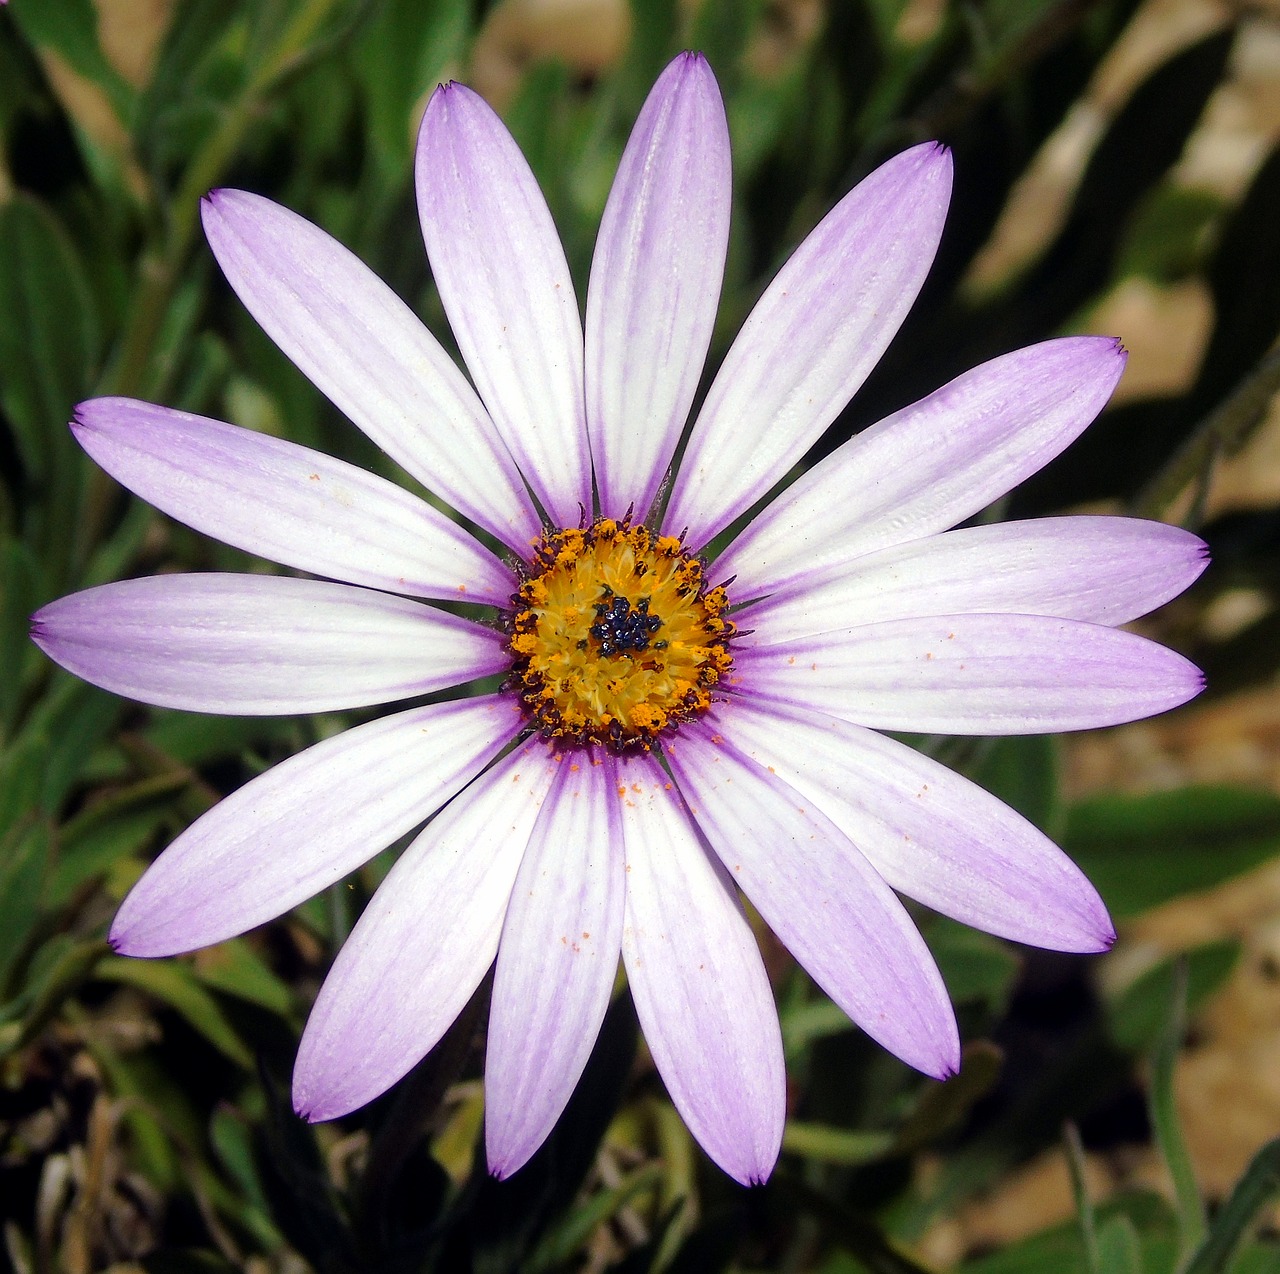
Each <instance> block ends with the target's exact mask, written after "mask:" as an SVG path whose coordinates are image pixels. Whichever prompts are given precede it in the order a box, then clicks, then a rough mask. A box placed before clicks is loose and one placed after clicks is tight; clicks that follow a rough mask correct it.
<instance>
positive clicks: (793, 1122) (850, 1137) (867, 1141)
mask: <svg viewBox="0 0 1280 1274" xmlns="http://www.w3.org/2000/svg"><path fill="white" fill-rule="evenodd" d="M893 1144H894V1138H893V1134H892V1133H887V1132H859V1131H854V1130H852V1129H849V1128H833V1127H832V1126H831V1125H830V1124H812V1123H802V1122H801V1121H800V1120H798V1119H788V1120H787V1124H786V1127H785V1128H784V1129H783V1132H782V1148H783V1150H785V1151H786V1152H787V1153H788V1154H793V1155H799V1156H800V1158H802V1159H812V1160H814V1161H815V1162H817V1163H834V1164H841V1165H843V1166H844V1167H856V1166H857V1165H858V1164H861V1163H872V1162H874V1161H875V1160H876V1159H883V1158H884V1156H885V1155H886V1154H888V1153H889V1151H890V1150H892V1149H893Z"/></svg>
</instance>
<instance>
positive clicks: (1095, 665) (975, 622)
mask: <svg viewBox="0 0 1280 1274" xmlns="http://www.w3.org/2000/svg"><path fill="white" fill-rule="evenodd" d="M730 679H731V681H732V683H733V684H734V685H737V686H740V687H741V688H742V690H743V692H744V693H748V694H750V695H752V696H753V697H754V696H761V697H763V698H767V699H772V700H778V701H780V702H783V703H790V704H793V705H795V706H798V707H807V708H813V709H815V710H817V711H819V712H829V713H830V714H831V715H832V716H835V717H840V718H841V719H842V720H845V721H852V722H854V723H855V724H858V725H866V726H871V727H873V728H875V729H879V730H910V731H918V732H920V733H923V734H1045V733H1055V732H1057V731H1059V730H1087V729H1091V728H1093V727H1095V726H1103V725H1116V724H1118V723H1119V722H1121V721H1136V720H1137V719H1138V718H1140V717H1149V716H1153V715H1154V714H1155V713H1157V712H1167V711H1168V710H1169V709H1170V708H1175V707H1177V706H1178V705H1179V704H1181V703H1185V702H1186V701H1187V700H1188V699H1192V698H1194V697H1195V696H1196V695H1197V694H1199V693H1200V691H1201V690H1202V689H1203V688H1204V678H1203V676H1202V675H1201V674H1200V671H1199V670H1198V669H1197V668H1195V667H1194V666H1193V665H1192V664H1190V663H1188V662H1187V660H1185V659H1183V657H1182V656H1181V655H1178V654H1175V653H1174V652H1173V651H1171V650H1166V649H1165V648H1164V647H1163V646H1158V645H1156V643H1155V642H1152V641H1147V640H1146V639H1145V638H1143V637H1137V636H1135V635H1134V634H1133V633H1126V632H1120V631H1117V630H1116V629H1114V628H1104V627H1102V626H1100V625H1097V624H1084V623H1080V622H1079V621H1077V620H1073V619H1055V618H1051V617H1046V616H1041V615H942V616H927V617H925V618H921V619H900V620H890V621H888V622H887V623H883V624H867V625H865V626H862V627H857V628H847V629H840V630H838V631H833V632H829V633H824V634H822V635H820V636H817V637H805V638H800V639H798V640H795V641H788V642H782V643H780V644H779V645H777V646H759V647H754V648H751V649H743V650H739V651H738V652H737V653H736V655H735V659H734V667H733V671H732V673H731V674H730Z"/></svg>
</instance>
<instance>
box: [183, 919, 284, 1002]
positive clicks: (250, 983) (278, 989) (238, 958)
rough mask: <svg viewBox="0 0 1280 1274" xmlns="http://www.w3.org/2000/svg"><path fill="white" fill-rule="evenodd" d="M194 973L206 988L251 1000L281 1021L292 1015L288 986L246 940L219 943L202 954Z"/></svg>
mask: <svg viewBox="0 0 1280 1274" xmlns="http://www.w3.org/2000/svg"><path fill="white" fill-rule="evenodd" d="M195 972H196V977H198V978H199V979H200V981H201V982H203V983H204V984H205V986H208V987H212V988H213V989H214V990H215V991H221V992H222V993H223V994H224V995H234V996H236V997H237V998H239V999H241V1000H248V1001H249V1003H251V1004H257V1005H258V1006H259V1007H261V1008H264V1009H267V1010H269V1011H270V1012H272V1013H277V1014H279V1015H280V1016H281V1017H288V1016H289V1014H290V1012H291V1011H292V1008H293V995H292V993H291V992H290V990H289V988H288V986H286V985H285V983H283V982H282V981H281V980H280V979H279V978H278V977H276V975H275V974H274V973H272V972H271V970H270V969H269V968H267V966H266V965H265V964H264V963H263V961H262V958H261V957H260V956H259V955H258V953H257V952H256V951H255V950H254V949H253V947H252V946H250V944H249V943H248V942H246V941H245V940H244V939H243V938H232V939H231V940H230V941H229V942H220V943H218V945H217V946H216V947H210V948H209V949H208V950H207V951H204V952H202V953H201V955H200V958H199V960H198V961H197V962H196V966H195Z"/></svg>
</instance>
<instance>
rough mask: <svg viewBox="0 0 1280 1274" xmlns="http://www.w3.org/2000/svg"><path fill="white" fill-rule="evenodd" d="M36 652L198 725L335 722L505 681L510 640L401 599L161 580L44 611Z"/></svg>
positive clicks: (333, 587)
mask: <svg viewBox="0 0 1280 1274" xmlns="http://www.w3.org/2000/svg"><path fill="white" fill-rule="evenodd" d="M31 639H32V640H33V641H34V642H35V643H36V645H37V646H39V647H40V649H41V650H43V651H44V652H45V654H46V655H48V656H49V658H50V659H53V660H54V661H56V662H57V663H59V664H61V665H62V666H63V667H64V668H66V669H67V670H68V671H69V672H73V673H75V674H76V676H77V677H82V678H83V679H84V680H85V681H91V682H92V683H93V684H94V685H95V686H102V687H103V689H105V690H111V691H113V692H114V693H115V694H119V695H124V696H126V697H127V698H130V699H139V700H141V701H142V702H143V703H154V704H158V705H159V706H160V707H163V708H185V709H187V710H189V711H192V712H221V713H243V714H247V715H272V714H277V713H297V712H330V711H334V710H336V709H339V708H354V707H359V706H362V705H364V704H372V703H390V702H392V701H394V700H396V699H407V698H409V697H411V696H413V695H420V694H427V693H429V692H430V691H433V690H443V689H445V688H446V687H448V686H454V685H460V684H461V683H463V682H466V681H472V680H474V679H475V678H477V677H486V676H489V675H491V674H493V673H497V672H501V671H502V670H503V669H504V668H505V667H506V666H507V664H508V663H509V658H508V656H507V655H506V652H505V650H504V648H503V640H502V636H501V634H499V633H496V632H492V631H490V630H489V629H487V628H482V627H481V626H480V625H479V624H473V623H471V622H470V621H469V620H465V619H459V618H458V617H457V616H455V615H450V614H447V613H446V612H444V611H440V610H436V609H435V608H434V607H431V606H424V605H423V604H422V603H421V602H413V601H410V600H408V598H404V597H392V596H389V595H388V594H386V593H375V592H372V591H370V590H369V589H363V588H352V587H350V586H349V585H346V584H330V583H328V582H326V581H323V580H309V579H294V578H292V577H289V576H280V575H221V574H208V575H157V576H151V577H149V578H146V579H132V580H122V581H120V582H119V583H115V584H103V585H101V586H100V587H98V588H90V589H86V590H85V591H84V592H82V593H72V594H71V595H70V596H69V597H62V598H59V599H58V600H57V601H56V602H50V603H49V605H47V606H44V607H42V608H41V609H40V610H38V611H37V612H36V614H35V615H34V616H33V617H32V620H31Z"/></svg>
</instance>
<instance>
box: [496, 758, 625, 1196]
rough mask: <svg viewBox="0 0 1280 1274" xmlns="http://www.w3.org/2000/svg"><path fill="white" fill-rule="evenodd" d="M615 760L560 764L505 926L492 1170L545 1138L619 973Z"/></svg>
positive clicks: (524, 1155) (512, 1165) (514, 1164)
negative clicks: (613, 776) (612, 764)
mask: <svg viewBox="0 0 1280 1274" xmlns="http://www.w3.org/2000/svg"><path fill="white" fill-rule="evenodd" d="M612 772H613V767H612V766H611V765H610V764H609V762H608V760H607V759H606V760H604V761H603V762H602V763H601V764H595V763H593V762H592V761H591V760H589V759H588V756H587V754H586V753H583V752H575V753H569V754H567V755H566V756H565V757H564V758H563V759H562V760H561V762H560V766H559V772H558V773H557V775H556V776H555V779H554V780H553V786H552V789H551V792H550V793H549V795H548V796H547V799H546V801H545V802H544V804H543V806H542V811H541V813H540V814H539V817H538V822H537V824H536V825H535V827H534V829H533V835H532V837H531V838H530V841H529V847H528V849H527V851H526V852H525V856H524V861H523V862H522V863H521V864H520V872H519V875H518V876H517V877H516V884H515V888H514V889H513V890H512V893H511V905H510V907H509V908H508V910H507V918H506V923H505V924H504V925H503V928H502V939H501V944H500V946H499V948H498V964H497V968H496V970H495V972H494V978H493V1007H492V1009H491V1010H490V1014H489V1050H488V1054H487V1057H486V1061H485V1072H484V1083H485V1112H484V1114H485V1121H484V1126H485V1145H486V1147H487V1150H488V1156H489V1171H490V1172H492V1173H493V1174H494V1175H495V1176H497V1177H507V1176H510V1175H511V1173H513V1172H515V1171H516V1169H517V1168H519V1167H521V1166H522V1165H523V1164H524V1163H525V1162H526V1161H527V1160H528V1158H529V1156H530V1155H532V1154H533V1152H534V1151H535V1150H537V1148H538V1147H539V1146H540V1145H541V1144H542V1143H543V1141H544V1140H545V1139H546V1136H547V1134H548V1133H549V1132H550V1131H551V1129H552V1128H553V1127H554V1125H555V1122H556V1120H557V1119H559V1118H560V1114H561V1112H562V1111H563V1110H564V1107H565V1103H566V1102H567V1101H568V1100H569V1097H570V1094H572V1092H573V1090H574V1087H575V1086H576V1085H577V1083H578V1079H579V1077H580V1076H581V1075H582V1071H583V1068H584V1067H585V1066H586V1064H587V1058H588V1057H590V1055H591V1049H592V1046H593V1045H594V1044H595V1041H596V1036H597V1035H598V1034H599V1033H600V1024H601V1022H603V1021H604V1014H605V1009H607V1008H608V1007H609V994H610V992H611V990H612V988H613V982H614V978H615V976H616V975H617V971H618V952H619V949H620V947H621V942H622V909H623V895H624V892H625V885H624V880H625V873H624V870H623V858H622V844H621V839H620V837H619V835H618V829H617V819H616V815H615V809H616V805H617V796H616V794H613V793H611V791H610V787H611V785H612V783H613V779H612Z"/></svg>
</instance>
